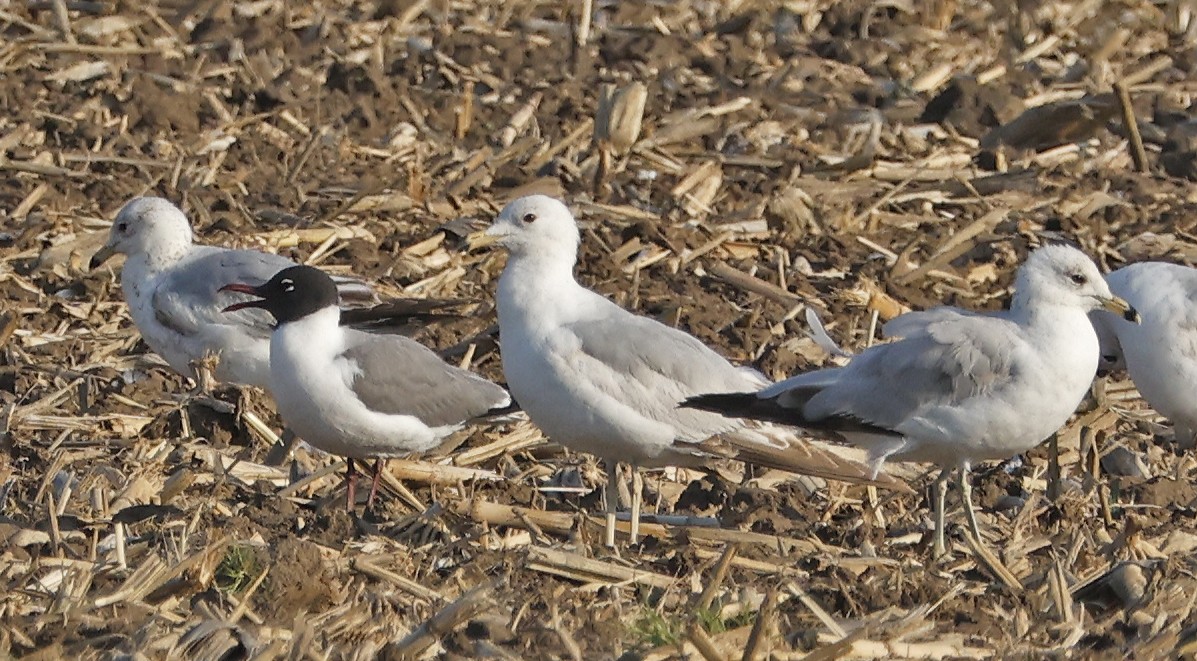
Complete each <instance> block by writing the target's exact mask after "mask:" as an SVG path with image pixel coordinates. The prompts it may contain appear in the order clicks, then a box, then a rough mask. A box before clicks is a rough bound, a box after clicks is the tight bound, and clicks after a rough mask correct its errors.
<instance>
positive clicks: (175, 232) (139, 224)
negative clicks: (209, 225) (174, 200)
mask: <svg viewBox="0 0 1197 661" xmlns="http://www.w3.org/2000/svg"><path fill="white" fill-rule="evenodd" d="M190 247H191V223H190V222H188V221H187V216H185V215H183V212H182V211H180V210H179V208H178V207H176V206H175V205H174V204H171V202H170V201H169V200H164V199H162V198H160V197H135V198H133V199H132V200H130V201H129V202H128V203H127V204H125V206H124V207H122V208H121V210H120V212H119V213H117V214H116V220H114V221H112V229H111V230H109V233H108V242H107V243H105V244H104V247H103V248H100V250H99V251H98V252H96V254H95V255H93V256H92V258H91V262H90V264H89V267H90V268H92V269H95V268H97V267H99V266H100V265H101V264H103V263H104V262H106V261H108V259H109V258H111V257H112V256H113V255H115V254H117V253H120V254H122V255H139V254H144V255H147V256H149V257H151V258H154V257H163V258H169V257H173V256H175V255H178V254H181V253H183V252H186V251H187V249H188V248H190Z"/></svg>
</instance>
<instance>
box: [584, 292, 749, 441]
mask: <svg viewBox="0 0 1197 661" xmlns="http://www.w3.org/2000/svg"><path fill="white" fill-rule="evenodd" d="M596 300H600V301H602V302H601V303H599V304H598V313H597V314H596V315H594V316H592V317H591V318H588V319H584V320H580V321H576V322H574V323H571V324H566V325H565V326H564V330H565V331H567V332H568V333H570V334H572V335H573V336H574V337H575V338H576V340H577V342H578V344H577V347H576V350H577V354H576V355H575V356H574V358H575V359H574V360H572V362H573V364H574V365H575V366H576V369H577V370H578V378H579V379H584V380H587V381H589V382H590V383H591V385H592V386H593V387H594V388H596V389H597V390H598V391H599V392H601V393H603V394H604V395H606V396H609V397H612V398H614V399H616V400H617V401H619V402H621V403H622V404H624V405H625V406H628V407H630V408H631V409H632V410H634V411H636V412H637V413H639V414H641V415H643V416H645V417H647V418H649V419H652V420H657V421H659V422H664V423H667V424H670V425H672V426H673V427H674V429H675V430H676V431H677V434H678V439H679V440H681V441H688V442H695V443H697V442H701V441H704V440H706V439H708V438H710V437H711V436H713V435H715V434H718V433H720V432H724V431H728V430H730V429H733V428H735V427H737V426H739V423H737V422H735V421H731V420H726V419H723V420H721V419H719V418H717V417H714V416H712V415H711V414H710V413H708V412H705V411H698V410H695V409H689V408H680V407H679V406H678V405H679V404H680V403H681V402H682V401H683V400H685V399H686V398H687V397H692V396H694V395H698V394H701V393H706V392H726V391H729V390H732V391H743V390H757V389H759V388H761V387H763V386H765V385H767V384H768V383H769V382H768V379H766V378H765V377H764V376H763V375H761V374H760V373H759V372H756V371H755V370H751V369H747V368H741V367H736V366H735V365H732V364H731V363H730V362H728V361H727V359H726V358H724V357H723V356H720V355H719V354H718V353H716V352H715V351H714V350H712V349H711V348H710V347H708V346H707V345H705V344H703V343H702V342H701V341H700V340H699V339H698V338H696V337H694V336H692V335H690V334H688V333H685V332H682V331H680V330H677V329H676V328H671V327H669V326H666V325H665V324H662V323H660V322H658V321H656V320H654V319H650V318H648V317H642V316H639V315H635V314H632V313H630V312H628V311H627V310H624V309H623V308H621V307H619V306H618V305H616V304H614V303H612V302H610V301H608V300H606V299H604V298H601V297H597V296H596Z"/></svg>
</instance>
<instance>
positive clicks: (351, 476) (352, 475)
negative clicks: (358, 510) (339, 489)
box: [345, 459, 357, 512]
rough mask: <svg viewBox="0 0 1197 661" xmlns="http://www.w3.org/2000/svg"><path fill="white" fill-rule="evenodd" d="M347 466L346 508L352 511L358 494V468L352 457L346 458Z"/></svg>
mask: <svg viewBox="0 0 1197 661" xmlns="http://www.w3.org/2000/svg"><path fill="white" fill-rule="evenodd" d="M345 466H346V468H345V508H346V509H348V510H349V511H350V512H352V511H353V505H354V503H355V501H356V498H355V496H356V495H357V489H356V488H355V487H356V485H357V468H356V467H355V466H354V465H353V460H352V459H346V460H345Z"/></svg>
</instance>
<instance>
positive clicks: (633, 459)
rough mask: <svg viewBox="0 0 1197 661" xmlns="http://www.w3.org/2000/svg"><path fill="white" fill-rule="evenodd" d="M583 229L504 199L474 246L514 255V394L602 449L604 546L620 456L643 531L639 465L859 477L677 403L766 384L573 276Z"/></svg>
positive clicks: (536, 205) (573, 441) (788, 441)
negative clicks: (735, 462)
mask: <svg viewBox="0 0 1197 661" xmlns="http://www.w3.org/2000/svg"><path fill="white" fill-rule="evenodd" d="M580 240H581V237H580V234H579V232H578V226H577V223H576V222H575V220H574V217H573V215H572V214H571V213H570V211H569V209H568V208H567V207H566V206H565V205H564V204H563V203H561V202H560V201H558V200H556V199H554V198H551V197H546V196H543V195H531V196H527V197H521V198H519V199H516V200H514V201H512V202H511V203H509V204H508V205H507V206H506V207H505V208H504V209H503V210H502V211H501V212H500V213H499V215H498V217H497V218H496V219H495V220H494V222H493V224H492V225H491V226H490V228H488V229H487V230H486V231H485V232H484V233H477V234H474V235H471V240H470V245H471V247H481V246H484V245H489V244H498V245H500V246H502V247H504V248H506V249H507V251H508V253H509V255H510V256H509V258H508V260H507V265H506V267H505V268H504V269H503V273H502V275H501V276H500V278H499V285H498V291H497V293H496V299H497V307H498V313H499V342H500V355H501V357H502V361H503V374H504V376H505V377H506V379H507V386H508V387H509V388H510V389H511V393H512V396H513V397H514V398H515V400H516V401H517V402H518V403H519V405H520V407H521V408H522V409H523V410H524V412H526V413H527V414H528V417H529V418H530V419H531V420H532V422H534V423H535V424H536V425H537V426H538V427H540V429H541V430H542V431H543V432H544V433H545V434H546V435H547V436H548V437H549V438H551V439H552V440H554V441H556V442H558V443H561V444H563V445H565V446H567V447H571V448H573V449H575V450H579V451H582V452H587V453H590V454H594V455H598V456H599V457H601V458H602V459H604V461H605V464H606V471H607V490H606V508H607V510H606V531H605V532H606V544H607V545H608V546H614V545H615V508H616V501H617V498H616V491H617V485H618V478H617V472H616V470H617V466H618V462H620V461H623V462H627V463H629V464H631V466H632V484H633V489H632V503H631V510H632V511H631V535H630V538H631V540H632V542H633V543H634V542H635V541H636V539H637V537H638V534H639V519H640V507H641V500H642V491H643V481H642V479H641V477H640V474H639V471H638V470H637V467H654V466H668V465H675V466H676V465H681V466H698V465H703V464H705V463H706V462H708V461H709V460H710V459H711V458H712V457H716V456H734V457H735V458H739V459H745V460H750V461H752V462H753V463H760V464H762V465H766V466H770V467H773V468H782V469H784V470H789V471H793V472H799V473H807V474H812V475H819V476H822V477H832V478H834V479H841V480H856V481H860V480H861V479H862V478H863V474H864V467H863V466H861V465H859V464H856V463H853V462H850V461H849V460H847V459H844V458H842V457H839V456H838V455H834V454H830V453H828V452H826V451H822V452H815V451H813V450H812V449H811V448H810V447H805V448H800V447H797V445H796V442H797V440H798V439H796V438H795V437H794V436H793V435H792V434H791V433H789V432H787V431H785V430H782V429H778V428H776V427H772V426H770V425H761V424H757V423H752V422H747V421H736V420H728V419H726V418H724V417H722V416H720V415H716V414H712V413H707V412H703V411H695V410H690V409H681V408H678V404H679V403H680V402H681V401H682V400H683V399H685V398H686V397H689V396H692V395H697V394H699V393H703V392H710V391H713V390H714V391H718V390H728V389H737V390H745V389H754V390H755V389H758V388H761V387H763V386H765V385H767V384H768V383H769V381H768V380H767V379H766V378H765V377H764V376H763V375H762V374H760V373H759V372H756V371H754V370H751V369H744V368H740V367H736V366H734V365H732V364H731V363H729V362H728V361H727V360H726V359H725V358H723V357H722V356H720V355H719V354H717V353H715V351H713V350H711V349H710V348H709V347H707V346H706V345H705V344H703V343H702V342H700V341H699V340H698V339H696V338H695V337H693V336H691V335H689V334H687V333H684V332H682V331H680V330H677V329H675V328H671V327H669V326H666V325H664V324H661V323H659V322H657V321H655V320H653V319H649V318H647V317H642V316H639V315H635V314H632V313H631V312H628V311H627V310H624V309H623V308H621V307H619V306H618V305H616V304H615V303H613V302H611V301H609V300H607V299H606V298H604V297H602V296H600V295H599V294H596V293H595V292H593V291H591V290H589V289H586V288H585V287H583V286H582V285H580V284H578V282H577V280H575V279H574V274H573V269H574V264H575V262H576V260H577V251H578V245H579V243H580Z"/></svg>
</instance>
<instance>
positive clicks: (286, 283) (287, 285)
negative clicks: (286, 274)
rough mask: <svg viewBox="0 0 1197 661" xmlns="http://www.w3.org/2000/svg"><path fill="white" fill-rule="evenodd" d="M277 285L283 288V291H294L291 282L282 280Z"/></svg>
mask: <svg viewBox="0 0 1197 661" xmlns="http://www.w3.org/2000/svg"><path fill="white" fill-rule="evenodd" d="M279 284H280V285H282V286H283V291H295V283H294V282H293V281H291V280H283V281H282V282H279Z"/></svg>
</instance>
